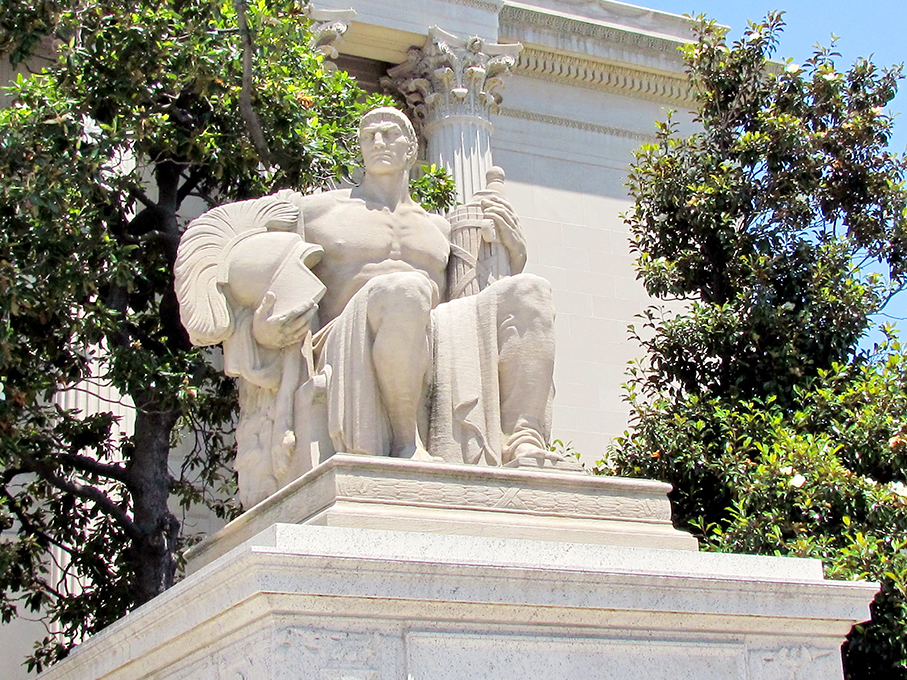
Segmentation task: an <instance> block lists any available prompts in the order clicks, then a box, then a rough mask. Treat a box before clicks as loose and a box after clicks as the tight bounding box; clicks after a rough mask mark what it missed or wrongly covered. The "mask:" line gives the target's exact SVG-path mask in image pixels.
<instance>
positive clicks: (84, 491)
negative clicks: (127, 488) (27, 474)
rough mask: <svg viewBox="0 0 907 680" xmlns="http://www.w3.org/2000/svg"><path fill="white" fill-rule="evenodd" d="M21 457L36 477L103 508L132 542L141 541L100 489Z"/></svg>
mask: <svg viewBox="0 0 907 680" xmlns="http://www.w3.org/2000/svg"><path fill="white" fill-rule="evenodd" d="M22 457H23V459H24V460H25V461H26V463H27V464H28V467H29V469H30V470H31V471H32V472H34V473H35V474H36V475H39V476H40V477H42V478H43V479H44V480H45V481H47V482H50V483H51V484H53V485H54V486H56V487H57V488H58V489H60V490H61V491H64V492H66V493H69V494H72V495H73V496H78V497H79V498H82V499H84V500H89V501H93V502H94V503H97V504H98V505H99V506H101V508H103V510H104V512H106V513H107V514H108V515H110V516H111V517H112V518H113V519H114V520H115V521H116V522H117V523H118V524H119V525H120V526H121V527H122V528H123V530H124V531H125V532H126V534H127V535H128V536H129V538H131V539H132V540H134V541H138V540H141V539H142V537H143V535H142V532H141V531H140V530H139V528H138V527H137V526H136V525H135V523H134V522H133V521H132V519H131V518H130V517H129V515H128V514H127V513H126V511H125V510H123V508H121V507H120V506H119V505H117V504H116V503H114V502H113V501H112V500H110V499H109V498H108V497H107V496H106V495H105V494H104V493H103V492H102V491H101V490H100V489H96V488H95V487H93V486H88V485H86V484H79V483H78V482H71V481H69V480H67V479H64V478H63V477H61V476H60V475H58V474H57V473H56V472H54V471H53V470H51V469H50V466H49V465H47V464H46V463H44V462H42V461H37V460H35V459H34V458H32V457H31V456H28V455H23V456H22Z"/></svg>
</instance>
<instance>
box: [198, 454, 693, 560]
mask: <svg viewBox="0 0 907 680" xmlns="http://www.w3.org/2000/svg"><path fill="white" fill-rule="evenodd" d="M670 490H671V487H670V485H668V484H662V483H661V482H653V481H649V480H643V479H619V478H616V477H597V476H594V475H587V474H579V473H575V472H557V471H555V470H554V469H552V470H551V471H545V470H526V469H515V470H511V469H508V468H497V467H479V466H476V465H449V464H441V463H419V462H415V461H409V460H401V459H399V458H385V457H378V456H363V455H356V454H349V453H338V454H336V455H334V456H332V457H331V458H330V459H328V461H327V462H325V463H323V464H321V465H319V466H318V467H317V468H315V469H314V470H312V471H310V472H309V473H307V474H305V475H303V476H302V477H300V478H299V479H297V480H296V481H295V482H293V483H292V484H290V485H288V486H287V487H285V488H283V489H281V490H280V491H279V492H277V493H276V494H274V495H273V496H271V497H270V498H268V499H267V500H265V501H263V502H261V503H259V504H258V505H256V506H255V507H254V508H252V509H251V510H249V511H248V512H246V513H245V514H243V515H242V516H241V517H239V518H238V519H236V520H235V521H233V522H231V523H230V524H228V525H227V526H226V527H225V528H224V529H223V530H221V531H219V532H218V533H217V534H215V535H214V536H212V537H210V538H209V539H207V540H205V541H204V542H203V543H201V544H199V545H198V546H196V547H195V548H193V549H192V550H191V551H190V552H189V554H188V555H187V557H188V565H187V571H188V573H192V572H194V571H197V570H198V569H200V568H201V567H203V566H204V565H206V564H209V563H210V562H211V561H212V560H214V559H216V558H218V557H220V556H221V555H223V554H225V553H226V552H227V551H229V550H231V549H232V548H235V547H236V546H238V545H239V544H240V543H242V542H244V541H246V540H248V539H250V538H252V537H253V536H255V535H256V534H258V533H260V532H261V531H264V530H265V529H267V528H268V527H270V526H271V525H273V524H275V523H285V524H312V525H318V526H335V527H357V528H367V529H392V530H403V531H417V532H424V533H441V534H465V535H469V536H486V537H497V538H532V539H540V540H546V541H562V542H577V543H599V544H610V545H627V546H640V547H654V548H675V549H681V550H696V549H697V548H698V544H697V543H696V539H694V538H693V537H692V536H690V535H689V534H687V533H684V532H682V531H677V530H676V529H674V527H673V525H672V524H671V504H670V502H669V501H668V492H669V491H670Z"/></svg>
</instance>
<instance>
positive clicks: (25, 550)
mask: <svg viewBox="0 0 907 680" xmlns="http://www.w3.org/2000/svg"><path fill="white" fill-rule="evenodd" d="M49 40H52V41H53V51H54V54H55V61H53V62H52V63H51V64H50V65H49V66H48V67H47V68H46V69H44V70H42V71H41V72H40V73H34V74H32V75H30V76H28V77H19V79H18V80H17V81H16V82H15V83H14V84H13V85H12V87H11V88H10V89H9V90H8V91H7V95H8V96H9V97H10V100H9V101H8V106H7V107H6V108H4V109H2V110H0V526H2V528H3V530H4V532H5V537H4V540H3V541H2V542H0V613H2V617H3V619H4V620H9V619H11V618H12V617H14V616H16V615H17V614H22V613H25V612H27V611H29V610H30V611H33V612H41V615H42V616H44V617H45V620H46V621H47V622H48V623H50V624H52V625H53V626H54V627H55V629H56V630H59V631H61V634H58V635H54V636H48V638H47V639H46V640H45V641H44V643H43V645H41V646H40V647H39V649H38V650H37V653H36V655H35V657H34V658H33V659H32V661H31V664H32V665H33V666H37V667H38V668H40V667H41V666H43V665H45V664H46V663H48V662H51V661H53V660H55V659H57V658H59V657H60V656H61V655H62V654H64V653H65V651H66V649H67V647H68V646H70V645H71V644H73V643H76V642H78V641H79V640H81V639H82V638H83V637H84V636H85V635H87V634H90V633H92V632H95V631H97V630H99V629H100V628H102V627H103V626H105V625H107V624H109V623H110V622H111V621H113V620H115V619H117V618H118V617H120V616H122V615H123V614H124V613H126V612H127V611H128V610H129V609H130V608H132V607H134V606H136V605H138V604H141V603H143V602H145V601H147V600H149V599H150V598H152V597H154V596H155V595H157V594H158V593H160V592H161V591H163V590H164V589H166V588H168V587H169V586H170V585H172V584H173V581H174V576H175V574H176V570H177V566H178V554H179V550H180V547H181V545H182V544H183V541H184V540H185V537H184V536H183V535H182V532H181V527H180V522H179V520H178V518H177V517H176V516H175V514H174V511H173V510H172V509H171V508H172V507H174V506H175V502H174V501H178V502H179V504H182V505H183V506H188V505H190V504H193V503H200V504H203V505H206V506H207V507H209V508H210V509H211V510H212V511H213V512H215V513H216V514H218V515H219V516H222V517H224V516H227V517H228V516H230V515H231V513H233V512H234V511H235V507H234V506H233V505H232V502H231V501H230V500H229V499H230V498H232V492H231V489H232V484H233V479H232V474H231V473H230V472H229V469H228V466H227V465H225V464H227V463H229V458H230V457H231V455H232V447H231V445H230V441H231V440H230V438H229V437H227V436H226V435H227V433H228V432H229V431H230V428H231V427H232V424H231V422H232V416H233V411H234V408H235V398H234V388H233V385H232V383H231V381H230V380H228V379H225V378H224V377H222V375H221V371H220V370H218V369H216V368H213V367H212V364H211V361H212V357H211V355H210V354H209V353H207V352H205V351H202V350H199V349H197V348H194V347H192V346H191V345H190V343H189V341H188V338H187V336H186V333H185V332H184V330H183V329H182V327H181V325H180V322H179V314H178V310H177V303H176V299H175V295H174V292H173V274H172V268H173V262H174V258H175V256H176V249H177V244H178V241H179V237H180V233H181V229H182V228H183V227H184V224H185V221H186V219H185V218H186V215H187V212H188V211H187V203H188V202H190V201H195V202H196V204H197V205H196V209H198V207H199V206H201V207H204V206H205V205H207V206H213V205H215V204H217V203H221V202H225V201H230V200H237V199H243V198H249V197H253V196H258V195H261V194H265V193H269V192H273V191H275V190H277V189H280V188H283V187H293V188H296V189H300V190H303V191H306V190H312V189H314V188H316V187H320V186H322V185H324V184H325V183H327V182H330V181H331V180H333V179H334V178H337V177H338V176H341V175H344V174H346V173H348V172H349V170H350V168H351V167H352V164H353V163H354V162H355V160H356V151H355V144H354V143H353V140H354V139H355V134H356V125H357V122H358V121H357V113H356V109H357V107H356V101H357V99H358V98H360V97H361V95H362V93H361V91H360V90H359V89H358V88H357V87H356V86H355V84H354V83H353V82H352V81H351V80H350V78H349V77H348V76H346V75H344V74H342V73H337V72H333V73H332V72H329V71H326V70H325V69H324V68H323V65H322V62H321V59H320V58H319V57H318V56H316V55H315V54H314V53H313V51H312V49H310V47H309V45H310V40H311V36H310V33H309V30H308V28H307V21H306V18H305V13H304V8H303V7H302V5H301V4H300V3H298V2H297V1H296V0H249V2H248V4H246V2H245V1H244V0H238V1H237V2H236V3H230V2H211V1H210V0H79V1H78V2H75V1H67V0H63V1H62V2H55V3H50V2H45V3H33V2H32V1H31V0H28V1H24V0H13V1H11V2H5V3H4V4H3V7H2V9H0V51H3V52H4V53H6V54H7V55H9V56H11V59H12V61H13V62H14V63H17V62H22V61H24V60H26V59H27V58H28V57H29V55H30V54H32V51H33V50H34V49H35V48H36V46H38V45H39V44H41V41H44V44H47V42H48V41H49ZM31 63H34V62H31ZM189 216H191V215H189ZM86 381H88V382H86ZM98 381H100V382H103V383H109V384H110V385H112V386H113V387H114V388H116V389H117V390H118V391H119V393H121V394H122V395H124V396H126V397H128V398H129V399H130V400H131V402H132V403H133V404H134V405H135V428H134V433H133V434H130V435H128V436H126V435H118V434H117V431H118V429H117V427H116V426H115V425H116V423H115V420H116V419H115V417H114V416H113V415H111V413H105V412H99V413H94V414H88V413H80V412H76V411H71V410H66V409H64V408H62V407H61V406H59V405H58V404H59V403H62V402H61V400H60V399H58V398H56V397H57V396H58V395H59V393H60V392H61V391H63V390H70V389H74V388H75V389H80V388H82V387H85V386H86V385H88V386H89V389H90V385H91V383H92V382H98ZM186 430H189V431H191V432H192V433H193V434H192V439H191V442H192V443H193V444H194V445H192V446H188V447H187V448H188V449H191V451H190V453H189V454H188V457H187V458H186V459H185V461H183V463H182V467H181V469H179V470H174V469H172V466H171V448H172V447H173V446H174V444H175V442H176V440H177V438H178V435H179V433H180V432H182V431H186ZM224 498H225V499H228V500H226V501H222V500H219V499H224ZM52 567H56V568H53V569H52ZM61 574H62V575H63V576H64V578H59V576H60V575H61ZM52 575H53V578H52ZM73 583H77V587H68V586H67V584H73Z"/></svg>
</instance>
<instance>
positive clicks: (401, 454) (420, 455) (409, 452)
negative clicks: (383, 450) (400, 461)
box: [391, 444, 444, 463]
mask: <svg viewBox="0 0 907 680" xmlns="http://www.w3.org/2000/svg"><path fill="white" fill-rule="evenodd" d="M391 456H392V457H394V458H409V459H410V460H418V461H422V462H425V463H443V462H444V459H443V458H441V457H440V456H433V455H431V454H430V453H429V452H428V451H426V450H425V447H424V446H422V445H421V444H407V445H404V446H401V447H399V448H395V449H394V450H393V451H391Z"/></svg>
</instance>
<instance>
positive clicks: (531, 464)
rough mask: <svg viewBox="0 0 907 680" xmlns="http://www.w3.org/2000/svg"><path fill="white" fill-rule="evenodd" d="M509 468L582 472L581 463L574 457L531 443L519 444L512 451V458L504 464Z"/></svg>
mask: <svg viewBox="0 0 907 680" xmlns="http://www.w3.org/2000/svg"><path fill="white" fill-rule="evenodd" d="M504 467H509V468H531V469H537V470H555V471H557V472H583V466H582V464H581V463H580V462H579V461H578V460H576V458H572V457H569V458H568V457H567V456H564V455H562V454H560V453H556V452H554V451H548V450H547V449H543V448H540V447H538V446H535V445H533V444H521V445H519V446H517V447H516V450H515V451H514V452H513V459H512V460H511V461H510V462H508V463H505V464H504Z"/></svg>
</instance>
